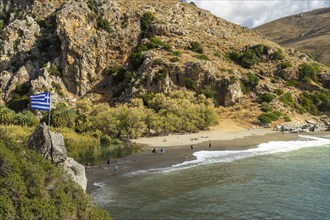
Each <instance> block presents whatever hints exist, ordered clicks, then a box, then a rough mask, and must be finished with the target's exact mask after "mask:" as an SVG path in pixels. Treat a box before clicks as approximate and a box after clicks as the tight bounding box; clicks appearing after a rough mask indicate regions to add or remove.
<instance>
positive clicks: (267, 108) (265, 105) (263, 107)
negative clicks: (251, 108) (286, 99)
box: [261, 102, 272, 112]
mask: <svg viewBox="0 0 330 220" xmlns="http://www.w3.org/2000/svg"><path fill="white" fill-rule="evenodd" d="M261 110H262V111H263V112H269V111H271V110H272V106H271V105H269V104H268V103H267V102H263V103H262V105H261Z"/></svg>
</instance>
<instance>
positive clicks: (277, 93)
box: [274, 89, 284, 96]
mask: <svg viewBox="0 0 330 220" xmlns="http://www.w3.org/2000/svg"><path fill="white" fill-rule="evenodd" d="M274 92H275V94H276V95H278V96H280V95H283V94H284V91H283V90H282V89H275V90H274Z"/></svg>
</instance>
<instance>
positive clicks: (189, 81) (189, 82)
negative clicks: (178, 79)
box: [184, 77, 198, 91]
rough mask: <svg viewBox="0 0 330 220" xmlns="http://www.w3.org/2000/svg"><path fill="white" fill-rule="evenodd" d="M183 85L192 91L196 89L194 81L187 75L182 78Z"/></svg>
mask: <svg viewBox="0 0 330 220" xmlns="http://www.w3.org/2000/svg"><path fill="white" fill-rule="evenodd" d="M184 86H185V87H186V88H187V89H190V90H192V91H197V90H198V89H197V83H196V81H195V80H193V79H191V78H188V77H186V78H185V79H184Z"/></svg>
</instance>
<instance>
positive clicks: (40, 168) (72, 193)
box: [0, 126, 111, 220]
mask: <svg viewBox="0 0 330 220" xmlns="http://www.w3.org/2000/svg"><path fill="white" fill-rule="evenodd" d="M30 132H31V131H30V128H25V129H19V128H18V127H17V126H16V127H6V126H1V127H0V195H1V196H0V219H50V220H55V219H59V220H60V219H61V220H62V219H72V220H73V219H79V220H82V219H86V220H88V219H111V218H110V217H109V214H108V213H107V212H106V211H105V210H101V209H99V208H97V207H96V206H95V204H94V202H93V201H92V199H91V198H90V197H89V196H88V195H86V194H85V193H84V191H83V190H82V188H81V187H80V186H78V185H77V184H76V183H75V182H73V180H72V179H71V177H70V176H68V175H67V174H66V173H64V172H63V171H62V169H60V168H57V167H55V165H53V164H51V162H50V161H48V160H46V159H44V158H43V157H42V156H41V155H40V154H38V153H36V152H35V151H32V150H29V149H28V148H27V147H26V146H24V144H22V142H23V143H24V142H25V141H26V140H25V138H26V134H29V133H30Z"/></svg>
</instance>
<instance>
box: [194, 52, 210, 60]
mask: <svg viewBox="0 0 330 220" xmlns="http://www.w3.org/2000/svg"><path fill="white" fill-rule="evenodd" d="M195 57H196V58H198V59H200V60H207V61H211V59H210V58H209V57H208V56H206V55H204V54H201V55H197V56H195Z"/></svg>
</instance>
